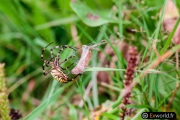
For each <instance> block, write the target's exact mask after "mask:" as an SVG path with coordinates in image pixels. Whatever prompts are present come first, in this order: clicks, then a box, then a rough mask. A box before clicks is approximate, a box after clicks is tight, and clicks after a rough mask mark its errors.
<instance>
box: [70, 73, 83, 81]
mask: <svg viewBox="0 0 180 120" xmlns="http://www.w3.org/2000/svg"><path fill="white" fill-rule="evenodd" d="M81 75H82V74H78V75H76V76H74V77H73V78H72V79H69V80H68V82H70V81H74V80H77V78H78V77H80V76H81Z"/></svg>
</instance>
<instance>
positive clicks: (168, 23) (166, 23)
mask: <svg viewBox="0 0 180 120" xmlns="http://www.w3.org/2000/svg"><path fill="white" fill-rule="evenodd" d="M178 17H179V13H178V9H177V7H176V5H175V4H174V3H173V2H172V0H169V1H168V3H167V6H166V9H165V15H164V19H163V27H164V30H166V31H167V32H171V31H172V30H173V28H174V25H175V24H176V22H177V19H178ZM172 42H173V43H174V44H180V25H178V28H177V29H176V32H175V33H174V36H173V40H172Z"/></svg>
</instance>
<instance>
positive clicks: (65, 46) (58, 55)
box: [57, 45, 78, 61]
mask: <svg viewBox="0 0 180 120" xmlns="http://www.w3.org/2000/svg"><path fill="white" fill-rule="evenodd" d="M66 48H70V49H72V50H74V51H76V50H77V49H78V48H76V47H73V46H68V45H62V46H61V49H60V50H59V51H58V54H57V58H58V61H59V60H60V53H61V52H62V51H63V50H64V49H66Z"/></svg>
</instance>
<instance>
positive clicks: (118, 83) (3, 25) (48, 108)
mask: <svg viewBox="0 0 180 120" xmlns="http://www.w3.org/2000/svg"><path fill="white" fill-rule="evenodd" d="M174 2H175V3H176V5H177V8H180V1H179V0H174ZM166 3H167V1H166V0H164V1H162V0H147V1H145V0H121V1H119V0H84V1H82V0H81V1H79V0H72V1H70V0H1V3H0V62H4V63H5V64H6V66H5V70H6V77H7V86H8V90H9V92H10V94H9V100H10V107H12V108H15V109H18V110H20V112H21V113H22V114H23V117H24V118H25V119H28V120H32V119H35V118H39V119H43V120H50V119H51V120H59V119H63V120H78V119H79V114H78V112H82V115H83V116H84V117H85V116H86V117H87V118H89V117H90V113H91V110H92V109H93V108H95V107H97V106H99V105H102V104H104V102H106V101H108V100H109V101H111V102H112V101H113V102H112V104H114V103H115V101H116V100H118V97H119V93H120V90H121V89H122V88H123V79H124V71H115V74H114V75H113V74H112V73H111V72H108V73H109V75H110V76H111V79H112V80H113V81H112V83H113V84H112V85H110V86H109V87H111V88H113V90H114V91H111V89H108V88H109V87H107V88H104V90H105V92H104V93H103V94H101V93H100V89H99V88H100V85H98V84H97V81H98V79H96V72H95V71H96V70H95V68H94V70H91V71H92V72H85V73H84V74H83V75H82V77H81V78H80V79H79V80H78V81H77V82H70V83H67V84H61V83H58V82H57V81H56V80H53V79H52V76H51V75H48V76H45V77H44V76H43V75H42V64H43V63H42V61H41V59H40V57H41V51H42V49H43V48H44V47H45V46H46V45H47V44H49V43H51V42H54V44H53V45H51V46H55V45H73V46H77V44H78V43H81V44H91V43H98V42H100V41H101V40H103V39H106V40H107V41H108V44H111V41H110V39H109V38H110V36H113V37H114V38H115V39H119V38H120V40H124V41H126V42H127V43H128V44H130V45H133V46H136V47H137V48H138V51H139V53H141V55H142V58H148V60H149V61H148V64H150V63H151V62H152V61H154V60H156V59H157V57H156V55H155V54H154V52H152V51H150V47H151V46H152V42H153V41H154V40H158V42H157V43H156V49H157V51H158V52H162V51H161V50H162V48H163V46H164V45H165V43H166V40H167V38H165V37H164V36H165V35H166V34H165V33H164V32H161V31H162V29H161V26H162V21H161V19H162V17H159V14H160V10H163V7H165V5H166ZM94 14H95V15H96V16H93V15H94ZM88 17H89V18H88ZM89 19H92V20H89ZM96 19H98V20H97V21H96ZM74 28H75V30H74ZM129 29H134V30H136V32H135V33H131V32H129V31H128V30H129ZM74 31H75V32H77V34H76V36H78V38H75V36H73V34H75V33H74ZM76 39H77V40H76ZM111 45H112V48H113V50H114V52H115V53H116V56H117V58H118V62H117V64H116V68H118V69H125V68H126V60H125V58H124V57H123V56H122V53H120V51H119V49H118V47H117V46H115V45H113V44H111ZM166 46H167V48H168V49H170V48H172V47H173V44H171V43H168V44H166ZM103 48H104V47H102V48H101V51H102V52H104V49H103ZM48 50H49V48H48ZM163 52H164V53H165V52H166V51H163ZM164 53H162V54H164ZM67 54H68V52H65V53H64V55H63V56H62V57H65V56H67ZM45 56H46V57H47V56H48V51H46V53H45ZM107 58H109V59H110V60H111V57H110V56H108V55H107ZM98 63H99V60H98V58H97V57H94V58H93V61H92V66H93V67H98V66H97V65H98ZM146 64H147V63H146ZM146 64H145V63H142V64H141V66H140V67H139V68H142V70H143V66H146ZM174 68H176V63H175V60H174V56H172V57H170V58H169V59H168V60H167V61H163V63H161V64H160V65H159V67H158V68H157V70H159V71H161V72H165V73H168V75H164V74H148V75H147V76H146V77H145V78H143V79H141V81H140V83H139V84H138V85H137V87H136V88H134V91H133V96H132V98H133V101H134V102H135V104H136V106H132V108H137V109H136V113H137V114H138V113H140V112H143V111H151V110H153V111H166V110H165V107H166V106H167V104H168V101H169V99H170V97H171V94H172V90H174V89H175V86H176V85H175V84H176V81H179V78H178V79H177V78H176V75H177V74H178V75H179V76H180V73H179V71H180V70H174ZM138 74H139V73H137V74H136V76H138ZM90 81H92V84H93V86H92V92H91V95H89V96H88V97H87V100H83V101H84V105H83V107H79V106H77V105H74V104H73V103H74V102H75V100H76V99H75V98H77V99H82V98H83V97H82V96H84V95H85V94H86V93H85V90H86V87H87V85H88V84H89V82H90ZM101 87H102V86H101ZM31 88H32V89H31ZM111 98H114V99H113V100H112V99H111ZM85 101H86V102H85ZM138 105H144V106H141V107H138ZM179 105H180V91H178V93H177V95H176V96H175V98H174V101H173V104H172V106H171V108H170V111H174V112H176V114H177V116H180V108H179ZM147 106H148V107H147ZM149 108H152V109H149ZM113 110H114V111H113ZM113 110H112V111H111V112H109V113H104V114H103V115H102V116H104V118H103V120H104V119H105V118H107V119H110V118H117V117H119V111H121V110H119V108H118V107H116V108H114V109H113ZM140 115H141V114H139V116H140ZM67 116H68V117H67ZM139 116H138V117H137V116H136V119H138V118H139Z"/></svg>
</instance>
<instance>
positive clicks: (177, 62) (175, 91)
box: [167, 51, 179, 110]
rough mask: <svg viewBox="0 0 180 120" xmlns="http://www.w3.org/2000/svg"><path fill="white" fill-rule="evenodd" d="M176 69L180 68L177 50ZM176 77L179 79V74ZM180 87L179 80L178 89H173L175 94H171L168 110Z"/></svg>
mask: <svg viewBox="0 0 180 120" xmlns="http://www.w3.org/2000/svg"><path fill="white" fill-rule="evenodd" d="M176 69H177V70H178V69H179V56H178V51H176ZM176 78H177V79H178V74H176ZM178 89H179V81H177V82H176V89H175V90H174V91H173V94H172V96H171V99H170V100H169V103H168V106H167V110H169V108H170V107H171V104H172V102H173V100H174V97H175V96H176V93H177V91H178Z"/></svg>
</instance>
